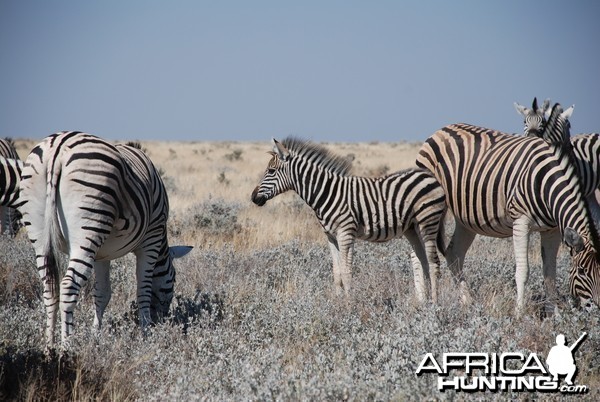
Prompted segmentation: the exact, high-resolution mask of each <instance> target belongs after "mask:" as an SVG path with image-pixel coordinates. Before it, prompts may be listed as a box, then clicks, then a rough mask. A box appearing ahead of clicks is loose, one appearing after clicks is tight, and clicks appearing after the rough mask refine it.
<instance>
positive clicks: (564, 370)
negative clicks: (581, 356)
mask: <svg viewBox="0 0 600 402" xmlns="http://www.w3.org/2000/svg"><path fill="white" fill-rule="evenodd" d="M586 336H587V332H584V333H583V335H581V336H580V337H579V339H577V340H576V341H575V343H573V344H572V345H571V346H566V345H565V336H564V335H563V334H559V335H557V336H556V346H553V347H552V349H550V352H549V353H548V358H547V359H546V365H548V371H550V374H552V379H553V380H554V381H558V376H559V375H566V376H567V378H566V379H565V381H566V382H567V385H573V376H574V375H575V372H576V371H577V366H575V359H573V352H574V351H575V349H577V347H579V345H580V344H581V341H583V340H584V339H585V337H586Z"/></svg>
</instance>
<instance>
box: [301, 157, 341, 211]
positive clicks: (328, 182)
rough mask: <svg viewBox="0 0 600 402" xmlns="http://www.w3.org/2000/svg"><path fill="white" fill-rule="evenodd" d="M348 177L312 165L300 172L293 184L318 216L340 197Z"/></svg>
mask: <svg viewBox="0 0 600 402" xmlns="http://www.w3.org/2000/svg"><path fill="white" fill-rule="evenodd" d="M346 179H348V177H346V176H341V175H339V174H336V173H334V172H331V171H328V170H325V169H322V168H319V167H318V166H312V168H311V169H307V170H305V171H304V172H302V173H301V174H299V175H298V176H297V179H296V180H294V181H293V184H292V185H293V188H294V190H295V191H296V193H298V195H299V196H300V198H302V199H303V200H304V202H306V204H307V205H308V206H309V207H311V208H312V209H313V210H314V211H315V213H316V214H317V216H323V212H324V211H326V210H328V209H329V208H331V207H332V203H333V202H334V201H335V200H336V199H338V198H339V197H338V196H339V194H340V193H341V191H342V189H343V186H342V184H343V183H344V182H345V181H346Z"/></svg>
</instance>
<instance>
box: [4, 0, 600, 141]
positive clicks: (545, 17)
mask: <svg viewBox="0 0 600 402" xmlns="http://www.w3.org/2000/svg"><path fill="white" fill-rule="evenodd" d="M0 72H1V74H0V136H2V137H4V136H13V137H28V138H42V137H44V136H46V135H48V134H51V133H52V132H55V131H59V130H82V131H87V132H90V133H93V134H96V135H99V136H102V137H105V138H111V139H154V140H196V141H203V140H218V139H222V140H242V141H245V140H268V139H270V138H271V137H276V138H280V137H284V136H286V135H289V134H295V135H298V136H302V137H305V138H309V139H313V140H317V141H375V140H377V141H400V140H408V141H421V140H424V139H425V138H427V137H428V136H429V135H431V134H432V133H433V132H434V131H435V130H436V129H438V128H440V127H442V126H444V125H446V124H450V123H456V122H467V123H472V124H478V125H483V126H485V127H490V128H495V129H499V130H502V131H507V132H520V131H522V120H521V118H520V116H519V115H517V113H516V112H515V111H514V108H513V102H514V101H518V102H519V103H521V104H526V105H531V101H532V99H533V97H534V96H538V97H539V98H546V97H550V98H552V100H555V101H559V102H561V103H562V104H564V105H570V104H575V112H574V114H573V117H572V119H571V121H572V126H573V129H572V132H573V133H578V132H589V131H600V107H599V106H600V1H597V0H588V1H581V0H575V1H564V0H562V1H556V0H548V1H518V0H502V1H497V2H491V1H475V0H473V1H449V0H447V1H429V0H417V1H327V0H322V1H307V0H303V1H294V2H291V1H201V0H197V1H178V0H174V1H139V0H103V1H90V0H70V1H64V0H53V1H48V0H45V1H42V0H39V1H33V0H0Z"/></svg>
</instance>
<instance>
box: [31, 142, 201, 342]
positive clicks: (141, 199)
mask: <svg viewBox="0 0 600 402" xmlns="http://www.w3.org/2000/svg"><path fill="white" fill-rule="evenodd" d="M19 204H20V207H19V208H20V210H21V212H22V214H23V219H24V221H25V225H26V227H27V231H28V234H29V238H30V240H31V242H32V243H33V246H34V248H35V252H36V261H37V266H38V270H39V275H40V277H41V278H42V280H43V282H44V304H45V306H46V314H47V319H46V337H47V341H48V344H49V345H51V344H52V343H53V335H54V327H55V321H56V313H57V308H58V307H59V305H58V304H59V301H60V311H61V319H62V326H61V328H62V329H61V336H62V342H63V346H64V345H65V343H66V341H67V339H68V337H69V335H71V333H72V330H73V312H74V309H75V306H76V303H77V300H78V298H79V292H80V290H81V288H82V286H83V285H84V284H85V283H86V282H87V280H88V279H89V278H90V275H91V274H92V271H94V273H95V277H96V283H95V288H94V299H95V305H96V317H95V319H94V325H95V326H97V327H100V326H101V323H102V315H103V313H104V309H105V308H106V305H107V304H108V301H109V299H110V296H111V287H110V279H109V268H110V262H109V261H110V260H112V259H115V258H118V257H121V256H123V255H125V254H127V253H129V252H133V253H135V256H136V260H137V263H136V276H137V302H138V308H139V318H140V324H141V326H142V327H146V326H148V325H149V324H150V323H151V322H152V321H153V317H155V318H156V317H160V316H161V315H164V314H166V313H167V312H168V310H169V306H170V303H171V300H172V297H173V285H174V281H175V270H174V268H173V263H172V259H173V258H176V257H179V256H182V255H185V254H186V253H187V252H188V251H189V250H190V249H191V248H189V247H171V248H169V246H168V242H167V229H166V224H167V219H168V214H169V204H168V198H167V194H166V191H165V188H164V186H163V183H162V180H161V179H160V176H159V174H158V173H157V171H156V169H155V168H154V165H153V164H152V162H151V161H150V159H149V158H148V157H147V156H146V155H145V154H144V152H143V151H142V150H141V149H139V146H135V145H134V144H128V145H116V146H113V145H111V144H109V143H108V142H106V141H104V140H102V139H100V138H98V137H95V136H92V135H90V134H85V133H80V132H60V133H57V134H53V135H51V136H49V137H47V138H46V139H45V140H43V141H42V142H41V143H40V144H39V145H37V146H36V147H35V148H34V149H33V150H32V151H31V153H30V154H29V156H28V158H27V160H26V162H25V166H24V168H23V171H22V175H21V183H20V194H19ZM58 250H61V251H63V252H65V253H68V254H69V262H68V268H67V271H66V274H65V275H64V277H63V278H62V281H60V283H59V269H58V266H57V258H56V253H57V252H58ZM59 292H60V293H59ZM59 294H60V297H59Z"/></svg>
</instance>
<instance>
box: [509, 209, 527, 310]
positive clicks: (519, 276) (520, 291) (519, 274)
mask: <svg viewBox="0 0 600 402" xmlns="http://www.w3.org/2000/svg"><path fill="white" fill-rule="evenodd" d="M530 227H531V226H530V222H529V218H528V217H526V216H521V217H519V218H517V219H516V220H515V222H514V223H513V247H514V250H515V262H516V271H515V282H516V284H517V306H516V315H517V317H520V316H521V315H522V314H523V308H524V306H525V284H526V283H527V279H528V278H529V252H528V251H529V230H530Z"/></svg>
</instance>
